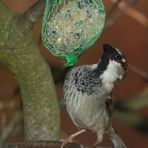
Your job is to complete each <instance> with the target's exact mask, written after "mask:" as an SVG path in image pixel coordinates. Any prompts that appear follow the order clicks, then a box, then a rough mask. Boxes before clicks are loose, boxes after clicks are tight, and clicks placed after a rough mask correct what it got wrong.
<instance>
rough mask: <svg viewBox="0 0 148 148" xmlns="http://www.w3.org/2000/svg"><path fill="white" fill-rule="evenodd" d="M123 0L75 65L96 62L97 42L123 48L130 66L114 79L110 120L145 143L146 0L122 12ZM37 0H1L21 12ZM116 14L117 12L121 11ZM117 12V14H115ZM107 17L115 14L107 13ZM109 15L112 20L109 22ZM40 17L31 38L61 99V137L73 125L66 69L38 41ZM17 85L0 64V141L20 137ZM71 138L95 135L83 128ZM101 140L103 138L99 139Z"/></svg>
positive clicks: (131, 141) (110, 0) (132, 141)
mask: <svg viewBox="0 0 148 148" xmlns="http://www.w3.org/2000/svg"><path fill="white" fill-rule="evenodd" d="M128 1H130V0H126V1H124V0H123V1H122V2H121V3H120V5H119V6H118V8H116V9H115V10H114V11H113V12H112V13H111V15H108V16H107V20H111V22H109V21H108V22H109V23H108V25H109V26H106V27H105V29H104V31H103V33H102V35H101V37H100V38H99V39H98V41H97V42H96V44H95V45H93V46H92V47H91V48H90V49H88V50H87V51H86V52H85V53H84V54H83V55H82V56H81V57H80V58H79V61H78V64H77V65H82V64H91V63H96V62H97V61H98V59H99V57H100V55H101V53H102V44H103V43H110V44H111V45H113V46H115V47H118V48H120V49H122V51H123V52H124V54H125V55H126V57H127V60H128V63H129V70H128V73H127V76H126V77H125V79H124V80H123V81H122V82H121V83H120V84H118V86H117V87H116V89H115V90H114V92H113V97H114V100H115V112H114V114H113V123H114V124H115V126H116V127H117V131H118V133H119V134H120V135H121V137H122V138H123V140H124V141H125V143H126V144H127V146H128V147H131V148H132V147H134V148H138V147H142V148H145V147H147V146H148V140H147V138H148V75H147V73H148V66H147V65H148V57H147V56H148V37H147V36H148V5H147V0H139V1H137V3H136V4H135V5H134V7H132V9H129V10H127V11H126V13H125V14H124V15H122V13H121V12H122V10H123V9H122V8H123V6H124V4H125V3H124V2H127V3H128ZM35 2H37V0H21V1H20V0H5V3H6V4H7V5H8V6H9V7H10V8H11V9H12V10H14V11H15V12H18V13H20V14H23V13H24V12H25V11H26V10H27V9H28V8H29V7H31V6H32V5H33V4H34V3H35ZM104 2H105V7H106V10H107V12H108V14H110V13H109V12H110V10H111V8H112V6H113V5H114V2H115V1H114V0H104ZM120 13H121V16H116V15H117V14H120ZM115 16H116V17H115ZM111 18H117V20H116V19H115V20H114V19H111ZM112 21H113V22H112ZM41 25H42V18H41V19H39V21H38V22H37V23H36V24H35V26H34V40H35V42H36V44H37V45H38V46H39V49H40V52H41V53H42V55H43V56H44V58H45V59H46V61H47V62H48V63H49V65H50V67H51V70H52V74H53V77H54V81H55V84H56V90H57V94H58V98H59V102H60V105H61V137H62V138H64V137H67V136H68V135H69V134H71V133H73V132H75V131H77V129H76V127H75V126H74V125H73V123H72V122H71V120H70V118H69V117H68V114H67V112H66V110H65V108H64V106H63V102H62V98H63V94H62V85H63V80H64V77H65V74H66V70H64V68H63V62H62V61H61V59H59V58H56V57H54V56H53V55H52V54H50V53H49V52H48V51H47V49H45V48H44V47H43V44H42V41H41V36H40V32H41ZM22 106H23V105H22V101H21V95H20V90H19V86H18V83H17V81H16V80H15V78H14V76H13V74H12V73H11V72H10V71H9V69H8V68H7V67H6V66H4V65H3V64H0V139H1V141H2V142H4V141H5V142H19V141H23V140H24V136H23V135H24V130H23V114H22ZM76 141H79V142H80V143H83V144H85V145H91V144H92V143H93V142H94V141H95V135H94V134H92V133H89V132H88V133H86V134H83V135H81V136H79V137H78V138H76ZM103 143H108V141H106V140H104V141H103Z"/></svg>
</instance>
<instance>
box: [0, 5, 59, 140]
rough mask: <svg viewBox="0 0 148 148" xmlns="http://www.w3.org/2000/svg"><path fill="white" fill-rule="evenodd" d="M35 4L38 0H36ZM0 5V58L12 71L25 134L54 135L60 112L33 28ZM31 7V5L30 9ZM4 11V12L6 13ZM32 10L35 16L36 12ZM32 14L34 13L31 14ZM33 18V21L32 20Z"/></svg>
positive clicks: (39, 137) (46, 137)
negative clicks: (18, 93)
mask: <svg viewBox="0 0 148 148" xmlns="http://www.w3.org/2000/svg"><path fill="white" fill-rule="evenodd" d="M37 4H38V5H37V6H38V7H39V3H37ZM4 9H5V7H1V2H0V13H1V12H5V13H2V16H0V17H2V20H1V21H0V32H3V33H2V34H1V36H0V58H2V59H3V61H4V62H5V63H6V64H7V65H8V67H9V68H10V70H11V71H12V72H13V73H14V74H15V77H16V79H17V82H18V83H19V86H20V90H21V95H22V99H23V107H24V125H25V138H26V140H30V141H37V140H40V141H41V140H51V139H58V138H59V135H60V134H59V132H60V129H59V128H60V115H59V106H58V103H57V96H56V92H55V86H54V83H53V79H52V75H51V71H50V68H49V66H48V65H47V63H46V62H45V60H44V58H43V56H42V55H41V53H40V52H39V50H38V47H37V45H36V43H35V42H34V40H33V30H32V27H29V26H30V24H29V26H28V25H27V24H25V23H24V24H23V22H27V21H26V18H24V17H23V16H20V15H17V14H16V13H14V14H15V15H13V17H10V19H9V16H12V14H13V12H12V11H10V10H9V9H5V11H4ZM30 10H31V9H30ZM6 14H7V15H6ZM32 14H34V16H36V20H37V18H38V17H37V16H39V15H37V14H38V13H33V10H32ZM35 14H36V15H35ZM33 22H34V21H33Z"/></svg>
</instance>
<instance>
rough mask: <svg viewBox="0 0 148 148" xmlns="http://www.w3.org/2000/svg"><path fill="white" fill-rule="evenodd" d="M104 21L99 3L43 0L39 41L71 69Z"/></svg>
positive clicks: (90, 0)
mask: <svg viewBox="0 0 148 148" xmlns="http://www.w3.org/2000/svg"><path fill="white" fill-rule="evenodd" d="M104 22H105V11H104V4H103V2H102V0H46V8H45V12H44V17H43V26H42V39H43V42H44V45H45V46H46V47H47V48H48V50H49V51H50V52H51V53H52V54H53V55H55V56H59V57H62V58H64V59H66V62H67V63H66V64H65V66H66V67H67V66H72V65H74V64H75V63H76V62H77V59H78V57H79V56H80V55H81V54H82V53H83V52H84V51H85V50H86V49H87V48H89V47H90V46H92V45H93V44H94V43H95V42H96V40H97V39H98V37H99V36H100V34H101V32H102V30H103V27H104Z"/></svg>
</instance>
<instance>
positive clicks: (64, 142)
mask: <svg viewBox="0 0 148 148" xmlns="http://www.w3.org/2000/svg"><path fill="white" fill-rule="evenodd" d="M60 142H62V143H61V147H60V148H64V146H65V145H66V144H67V143H71V142H72V138H71V137H68V138H66V139H61V140H60Z"/></svg>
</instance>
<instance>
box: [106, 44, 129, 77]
mask: <svg viewBox="0 0 148 148" xmlns="http://www.w3.org/2000/svg"><path fill="white" fill-rule="evenodd" d="M103 50H104V54H103V57H105V59H107V60H108V66H109V65H110V68H111V67H112V68H113V70H114V67H116V69H117V71H116V72H117V75H119V79H122V78H123V76H124V75H125V73H126V70H127V61H126V58H125V57H124V55H123V54H122V52H121V51H120V50H119V49H118V48H114V47H112V46H111V45H109V44H103ZM107 68H108V67H107Z"/></svg>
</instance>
